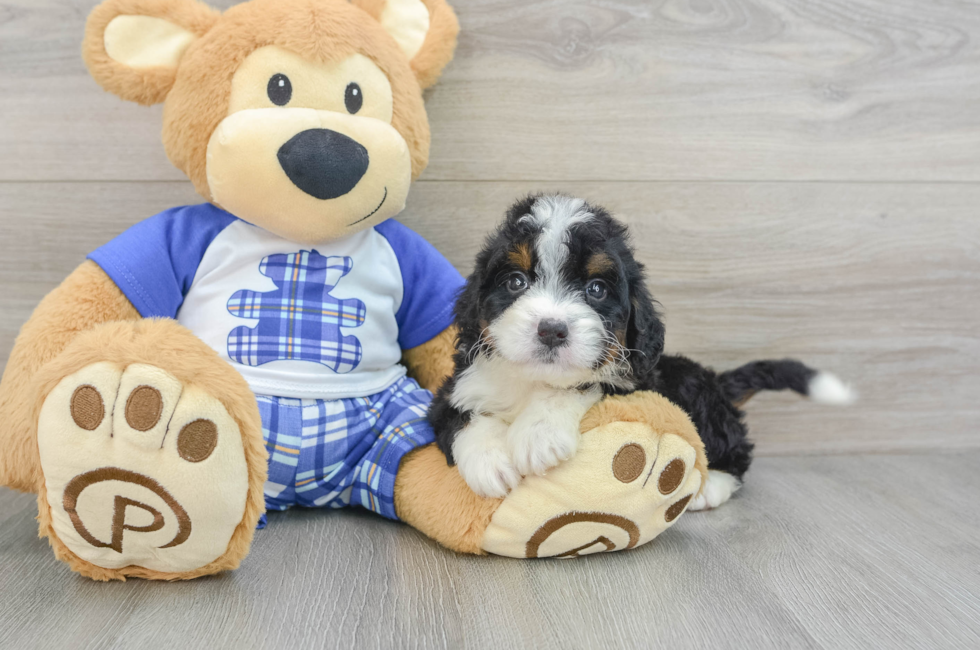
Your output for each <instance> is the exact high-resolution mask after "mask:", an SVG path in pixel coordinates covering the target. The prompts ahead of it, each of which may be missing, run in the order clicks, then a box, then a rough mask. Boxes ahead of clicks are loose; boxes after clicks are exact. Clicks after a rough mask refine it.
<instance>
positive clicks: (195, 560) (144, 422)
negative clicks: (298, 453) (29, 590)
mask: <svg viewBox="0 0 980 650" xmlns="http://www.w3.org/2000/svg"><path fill="white" fill-rule="evenodd" d="M38 448H39V451H40V456H41V467H42V470H43V473H44V483H45V488H44V489H45V496H46V499H47V503H48V506H49V508H50V516H51V528H52V530H53V532H54V534H55V535H57V538H58V539H59V540H60V541H61V542H62V543H63V544H64V545H65V546H66V547H67V549H68V550H70V551H71V552H72V553H74V554H75V555H76V556H78V557H79V558H81V559H82V560H84V561H86V562H89V563H91V564H94V565H95V566H97V567H101V568H104V569H119V568H122V567H131V566H136V567H143V568H145V569H148V570H150V571H159V572H166V573H175V572H185V571H192V570H195V569H199V568H200V567H203V566H205V565H207V564H208V563H210V562H212V561H214V560H215V559H217V558H218V557H220V556H222V554H223V553H225V551H226V549H227V548H228V544H229V541H230V540H231V537H232V535H233V533H234V532H235V529H236V527H237V526H238V525H239V524H240V523H241V522H242V519H243V516H244V511H245V506H246V495H247V492H248V466H247V464H246V460H245V452H244V448H243V443H242V437H241V433H240V430H239V427H238V425H237V424H236V422H235V420H234V419H233V418H232V417H231V416H230V415H229V413H228V411H227V410H226V409H225V408H224V406H222V404H221V403H220V402H219V401H218V400H216V399H215V398H213V397H211V396H210V395H209V394H208V393H207V392H206V391H205V390H203V389H201V388H199V387H197V386H193V385H184V384H182V383H181V382H180V381H179V380H177V379H176V378H175V377H174V376H173V375H171V374H170V373H168V372H166V371H164V370H162V369H160V368H157V367H155V366H151V365H147V364H132V365H129V366H128V367H125V368H122V367H118V366H116V365H114V364H111V363H107V362H101V363H95V364H93V365H90V366H87V367H85V368H83V369H81V370H80V371H78V372H76V373H74V374H72V375H70V376H68V377H66V378H65V379H63V380H62V381H61V382H60V383H59V384H58V385H57V386H56V387H55V388H54V389H53V390H52V391H51V393H50V394H49V395H48V397H47V398H46V400H45V402H44V404H43V406H42V408H41V413H40V417H39V420H38Z"/></svg>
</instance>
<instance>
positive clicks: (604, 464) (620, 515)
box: [483, 422, 702, 558]
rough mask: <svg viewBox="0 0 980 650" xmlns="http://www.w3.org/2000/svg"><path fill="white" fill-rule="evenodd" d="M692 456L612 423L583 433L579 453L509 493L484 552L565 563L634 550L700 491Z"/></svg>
mask: <svg viewBox="0 0 980 650" xmlns="http://www.w3.org/2000/svg"><path fill="white" fill-rule="evenodd" d="M696 459H697V451H696V450H695V448H694V447H692V446H691V445H690V444H689V443H688V442H687V441H685V440H684V439H683V438H682V437H680V436H678V435H674V434H673V433H669V432H664V431H657V430H655V429H654V428H652V427H650V426H648V425H646V424H641V423H635V422H614V423H612V424H607V425H604V426H600V427H597V428H595V429H593V430H591V431H588V432H586V433H585V434H583V435H582V440H581V443H580V446H579V450H578V453H577V454H576V455H575V456H574V457H573V458H572V459H570V460H568V461H566V462H564V463H562V464H560V465H559V466H557V467H555V468H553V469H552V470H550V471H549V472H548V474H547V475H546V476H528V477H526V478H525V479H524V481H523V482H521V484H520V485H518V486H517V487H516V488H515V489H514V490H512V491H511V492H510V494H509V495H508V496H507V498H506V499H504V500H503V502H502V503H501V504H500V507H499V508H498V509H497V510H496V512H494V514H493V518H492V519H491V521H490V524H489V526H488V527H487V530H486V532H485V533H484V537H483V550H485V551H487V552H489V553H494V554H496V555H507V556H510V557H527V558H535V557H561V558H571V557H578V556H581V555H588V554H591V553H598V552H604V551H616V550H624V549H629V548H634V547H636V546H639V545H641V544H644V543H646V542H648V541H650V540H652V539H653V538H654V537H656V536H657V535H659V534H660V533H661V532H663V531H664V530H666V529H667V528H668V527H670V526H671V525H672V524H673V523H674V522H675V521H676V520H677V518H678V517H680V515H681V514H682V513H683V512H684V511H685V509H687V507H688V505H689V504H690V503H691V500H692V498H693V497H694V496H695V495H696V494H697V492H698V489H699V488H700V486H701V477H702V474H701V472H700V471H698V470H697V469H696Z"/></svg>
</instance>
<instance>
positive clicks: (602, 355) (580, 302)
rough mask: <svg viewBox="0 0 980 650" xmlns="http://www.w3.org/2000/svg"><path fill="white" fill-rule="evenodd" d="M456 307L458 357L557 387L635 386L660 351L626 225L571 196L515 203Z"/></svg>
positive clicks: (659, 331)
mask: <svg viewBox="0 0 980 650" xmlns="http://www.w3.org/2000/svg"><path fill="white" fill-rule="evenodd" d="M456 308H457V325H458V327H459V329H460V337H459V347H460V351H461V352H462V353H463V355H464V357H463V358H464V359H468V360H473V359H474V358H476V357H477V356H478V355H484V356H487V357H494V358H499V359H503V360H505V361H507V362H510V363H512V364H514V365H516V366H519V367H520V370H521V372H522V374H524V375H525V376H530V377H531V378H534V379H538V380H542V381H547V382H549V383H551V384H553V385H560V386H574V385H577V384H581V383H593V382H598V383H603V384H607V385H609V386H611V387H613V388H619V389H631V388H632V387H633V386H634V385H635V382H636V381H637V380H638V379H640V378H642V377H645V376H646V375H647V373H649V372H650V371H651V370H652V369H653V366H654V365H655V364H656V362H657V359H658V358H659V357H660V354H661V352H662V351H663V342H664V327H663V324H662V323H661V321H660V319H659V318H658V316H657V312H656V310H655V308H654V306H653V301H652V300H651V298H650V294H649V293H648V291H647V289H646V286H645V284H644V281H643V267H642V266H641V265H640V264H639V263H638V262H637V261H636V260H635V259H634V257H633V252H632V249H631V247H630V245H629V241H628V235H627V232H626V228H625V226H624V225H622V224H621V223H619V222H618V221H616V220H615V219H613V218H612V217H611V216H610V215H609V213H608V212H606V211H605V210H604V209H602V208H601V207H598V206H592V205H589V204H587V203H585V202H584V201H582V200H581V199H575V198H571V197H568V196H562V195H550V196H531V197H528V198H526V199H524V200H522V201H519V202H518V203H516V204H515V205H514V206H513V207H512V208H511V209H510V211H509V212H508V214H507V218H506V220H505V221H504V223H503V224H501V226H500V227H499V228H498V229H497V230H496V231H495V232H494V233H493V234H491V235H490V237H489V238H488V240H487V243H486V245H485V246H484V248H483V250H482V251H481V253H480V254H479V256H478V257H477V262H476V268H475V269H474V271H473V273H472V275H471V276H470V277H469V279H468V281H467V286H466V288H465V289H464V291H463V294H462V295H461V296H460V299H459V301H458V302H457V306H456Z"/></svg>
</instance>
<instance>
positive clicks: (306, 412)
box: [257, 377, 435, 519]
mask: <svg viewBox="0 0 980 650" xmlns="http://www.w3.org/2000/svg"><path fill="white" fill-rule="evenodd" d="M257 399H258V402H259V412H260V413H261V414H262V434H263V435H264V436H265V444H266V448H267V449H268V450H269V456H270V458H269V479H268V481H267V482H266V486H265V504H266V508H267V509H268V510H286V509H287V508H289V507H290V506H294V505H297V506H304V507H307V508H343V507H346V506H361V507H362V508H367V509H369V510H373V511H374V512H377V513H378V514H380V515H383V516H385V517H388V518H389V519H397V518H398V516H397V514H396V513H395V474H396V473H397V472H398V466H399V464H400V463H401V460H402V457H403V456H404V455H405V454H406V453H408V452H410V451H411V450H413V449H415V448H416V447H420V446H422V445H427V444H429V443H430V442H432V441H433V440H435V436H434V435H433V433H432V427H431V426H430V425H429V422H428V420H426V417H425V414H426V411H427V410H428V408H429V403H430V402H431V401H432V393H430V392H429V391H427V390H425V389H422V388H419V385H418V384H416V383H415V382H414V381H413V380H411V379H409V378H407V377H403V378H401V379H399V380H398V381H397V382H395V383H394V384H392V385H391V386H389V387H388V388H386V389H385V390H383V391H381V392H380V393H378V394H376V395H372V396H370V397H354V398H350V399H339V400H318V399H296V398H288V397H269V396H264V395H259V396H257Z"/></svg>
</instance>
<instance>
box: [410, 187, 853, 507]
mask: <svg viewBox="0 0 980 650" xmlns="http://www.w3.org/2000/svg"><path fill="white" fill-rule="evenodd" d="M456 325H457V327H458V329H459V337H458V339H457V342H456V354H455V357H454V360H455V363H456V367H455V372H454V373H453V376H452V377H450V378H449V379H448V380H447V381H446V382H445V384H444V385H443V386H442V388H441V389H440V390H439V393H438V395H437V396H436V398H435V400H434V401H433V403H432V406H431V408H430V410H429V419H430V421H431V422H432V425H433V427H434V429H435V434H436V440H437V442H438V444H439V447H440V449H441V450H442V451H443V453H444V454H445V455H446V458H447V459H448V461H449V462H450V463H451V464H452V463H455V464H456V465H457V466H458V467H459V472H460V474H461V475H462V476H463V478H464V479H465V480H466V482H467V483H468V484H469V486H470V487H471V488H472V489H473V491H474V492H476V493H477V494H480V495H482V496H487V497H502V496H504V495H506V494H507V492H508V491H509V490H510V489H512V488H514V487H515V486H516V485H517V484H518V482H520V480H521V477H522V476H526V475H528V474H543V473H544V472H545V471H546V470H547V469H548V468H550V467H553V466H555V465H557V464H558V463H560V462H561V461H563V460H567V459H568V458H571V457H572V456H573V455H574V454H575V451H576V448H577V446H578V441H579V437H580V433H579V422H580V421H581V419H582V416H583V415H585V412H586V411H588V410H589V408H590V407H591V406H592V405H593V404H595V403H596V402H597V401H598V400H599V399H601V398H602V396H603V395H610V394H623V393H629V392H632V391H636V390H652V391H656V392H659V393H661V394H663V395H664V396H665V397H667V398H668V399H669V400H671V401H672V402H674V403H675V404H677V405H678V406H680V407H681V408H683V409H684V410H685V411H686V412H687V413H688V414H689V415H690V417H691V419H692V420H693V422H694V425H695V426H696V427H697V430H698V433H699V434H700V436H701V438H702V439H703V440H704V444H705V451H706V453H707V456H708V466H709V476H708V482H707V485H706V486H705V489H704V491H703V493H702V494H701V496H700V497H698V499H697V500H696V501H695V502H694V503H693V504H692V505H691V509H695V510H698V509H705V508H713V507H716V506H718V505H721V504H722V503H724V502H725V501H727V500H728V498H729V497H730V496H731V495H732V493H733V492H734V491H735V490H737V489H738V488H739V487H740V486H741V481H742V476H743V475H744V474H745V472H746V470H748V468H749V463H750V462H751V458H752V446H753V445H752V443H751V442H749V440H748V439H747V430H746V427H745V424H744V423H743V422H742V415H743V414H742V412H741V411H740V410H739V406H741V405H742V404H743V403H744V402H745V401H746V400H748V398H750V397H751V396H752V395H753V394H754V393H755V392H757V391H759V390H782V389H787V388H788V389H791V390H794V391H796V392H797V393H800V394H802V395H807V396H809V397H810V398H812V399H814V400H816V401H821V402H826V403H838V404H840V403H848V402H850V401H852V400H853V399H854V395H853V393H852V392H851V391H850V389H849V388H848V387H847V386H846V385H844V384H843V383H842V382H841V381H840V380H839V379H837V378H836V377H835V376H833V375H831V374H830V373H825V372H817V371H816V370H813V369H811V368H808V367H807V366H805V365H804V364H802V363H800V362H799V361H793V360H782V361H755V362H752V363H749V364H746V365H744V366H742V367H740V368H737V369H735V370H729V371H727V372H723V373H720V374H717V373H715V372H714V371H712V370H710V369H708V368H705V367H703V366H700V365H698V364H697V363H695V362H693V361H691V360H690V359H687V358H685V357H682V356H673V355H664V354H663V347H664V325H663V323H662V322H661V320H660V317H659V315H658V314H657V310H656V308H655V307H654V302H653V299H652V298H651V296H650V293H649V291H648V290H647V287H646V284H645V282H644V272H643V266H642V265H641V264H639V263H638V262H637V261H636V260H635V259H634V257H633V250H632V247H631V245H630V242H629V237H628V233H627V230H626V227H625V226H624V225H623V224H621V223H619V222H618V221H616V220H615V219H613V218H612V216H610V214H609V213H608V212H606V210H604V209H603V208H601V207H599V206H595V205H589V204H588V203H586V202H584V201H582V200H581V199H576V198H571V197H568V196H563V195H550V196H530V197H528V198H525V199H523V200H521V201H519V202H518V203H516V204H515V205H514V206H513V207H512V208H511V209H510V211H509V212H508V214H507V218H506V220H505V221H504V223H503V224H501V225H500V227H499V228H498V229H497V230H496V231H495V232H494V233H492V234H491V235H490V236H489V237H488V239H487V242H486V244H485V246H484V248H483V250H482V251H481V252H480V254H479V255H478V257H477V259H476V268H475V270H474V271H473V273H472V274H471V275H470V276H469V278H468V279H467V283H466V287H465V288H464V289H463V291H462V293H461V295H460V297H459V300H458V301H457V303H456Z"/></svg>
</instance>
